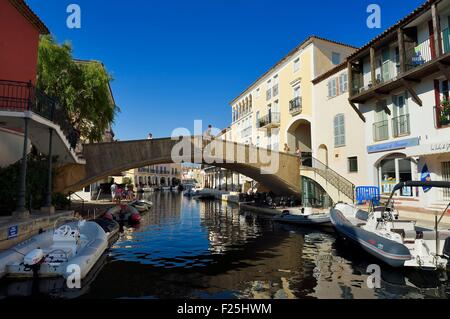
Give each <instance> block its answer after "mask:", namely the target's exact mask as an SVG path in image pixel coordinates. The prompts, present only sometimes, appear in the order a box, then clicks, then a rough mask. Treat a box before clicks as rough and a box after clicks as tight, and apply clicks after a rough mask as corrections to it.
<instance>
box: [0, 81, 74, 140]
mask: <svg viewBox="0 0 450 319" xmlns="http://www.w3.org/2000/svg"><path fill="white" fill-rule="evenodd" d="M0 111H10V112H33V113H36V114H38V115H40V116H42V117H44V118H46V119H47V120H50V121H52V122H53V123H55V124H57V125H58V126H59V127H60V128H61V130H62V131H63V133H64V134H65V135H66V137H67V138H68V140H69V142H70V145H71V146H72V147H73V148H75V145H76V144H77V142H78V138H79V136H78V135H77V134H76V133H75V130H74V129H73V127H72V126H71V124H70V121H69V117H68V115H67V112H66V110H65V108H64V107H62V106H61V105H60V104H58V103H57V102H56V100H55V99H52V98H50V97H49V96H47V95H46V94H45V93H44V92H42V91H40V90H38V89H37V88H35V87H34V86H33V85H32V84H31V83H30V82H17V81H5V80H0Z"/></svg>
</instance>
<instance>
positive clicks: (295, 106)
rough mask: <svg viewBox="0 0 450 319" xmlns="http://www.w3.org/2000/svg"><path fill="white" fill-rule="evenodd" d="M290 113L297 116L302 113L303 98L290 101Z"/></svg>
mask: <svg viewBox="0 0 450 319" xmlns="http://www.w3.org/2000/svg"><path fill="white" fill-rule="evenodd" d="M289 113H291V115H297V114H300V113H302V97H301V96H298V97H296V98H294V99H293V100H291V101H289Z"/></svg>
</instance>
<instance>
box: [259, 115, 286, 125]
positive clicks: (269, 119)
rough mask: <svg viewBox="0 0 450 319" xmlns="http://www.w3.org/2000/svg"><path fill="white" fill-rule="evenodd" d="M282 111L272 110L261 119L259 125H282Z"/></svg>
mask: <svg viewBox="0 0 450 319" xmlns="http://www.w3.org/2000/svg"><path fill="white" fill-rule="evenodd" d="M280 117H281V116H280V113H279V112H270V113H269V114H267V115H266V116H264V117H262V118H260V119H259V127H260V128H265V127H268V126H272V127H275V126H279V125H280Z"/></svg>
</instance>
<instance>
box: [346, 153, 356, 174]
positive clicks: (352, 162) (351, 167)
mask: <svg viewBox="0 0 450 319" xmlns="http://www.w3.org/2000/svg"><path fill="white" fill-rule="evenodd" d="M348 171H349V173H357V172H358V157H356V156H354V157H349V158H348Z"/></svg>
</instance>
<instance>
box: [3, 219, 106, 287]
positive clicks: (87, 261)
mask: <svg viewBox="0 0 450 319" xmlns="http://www.w3.org/2000/svg"><path fill="white" fill-rule="evenodd" d="M107 248H108V235H107V233H106V232H105V231H104V230H103V228H102V227H101V226H100V225H99V224H97V223H96V222H90V221H89V222H87V221H80V222H71V223H67V224H64V225H62V226H60V227H59V228H57V229H55V230H54V231H47V232H44V233H42V234H39V235H36V236H34V237H31V238H30V239H28V240H26V241H24V242H22V243H20V244H18V245H17V246H15V247H12V248H11V249H9V250H7V251H5V252H4V253H2V254H0V277H2V275H7V276H9V277H23V278H30V277H33V278H36V277H64V278H67V277H68V276H69V275H71V274H72V273H73V272H74V271H78V270H79V272H80V273H79V275H80V279H83V278H84V277H85V276H86V275H87V274H88V273H89V271H90V270H91V269H92V267H94V265H95V264H96V262H97V261H98V260H99V258H100V257H101V256H102V254H103V253H104V252H105V250H106V249H107Z"/></svg>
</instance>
